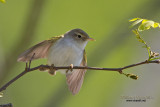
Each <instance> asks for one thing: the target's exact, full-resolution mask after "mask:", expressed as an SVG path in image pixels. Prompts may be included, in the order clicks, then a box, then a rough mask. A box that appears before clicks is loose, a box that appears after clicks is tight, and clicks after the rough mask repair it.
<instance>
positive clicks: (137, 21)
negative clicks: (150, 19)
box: [131, 19, 143, 27]
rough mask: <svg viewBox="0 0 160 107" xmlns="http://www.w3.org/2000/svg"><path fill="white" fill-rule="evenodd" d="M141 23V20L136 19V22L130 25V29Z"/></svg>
mask: <svg viewBox="0 0 160 107" xmlns="http://www.w3.org/2000/svg"><path fill="white" fill-rule="evenodd" d="M142 21H143V19H138V20H136V21H135V22H133V23H132V24H131V27H133V26H135V25H137V24H139V23H140V22H142Z"/></svg>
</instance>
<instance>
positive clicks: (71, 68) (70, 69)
mask: <svg viewBox="0 0 160 107" xmlns="http://www.w3.org/2000/svg"><path fill="white" fill-rule="evenodd" d="M68 71H71V72H72V71H73V64H71V65H70V68H69V69H68V70H67V71H66V73H68Z"/></svg>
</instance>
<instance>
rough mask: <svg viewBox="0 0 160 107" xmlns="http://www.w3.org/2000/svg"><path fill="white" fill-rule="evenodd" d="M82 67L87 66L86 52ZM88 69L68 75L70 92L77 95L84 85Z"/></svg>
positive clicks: (78, 70)
mask: <svg viewBox="0 0 160 107" xmlns="http://www.w3.org/2000/svg"><path fill="white" fill-rule="evenodd" d="M80 66H87V56H86V53H85V50H84V53H83V60H82V62H81V65H80ZM85 72H86V69H77V70H74V71H73V72H72V73H69V74H66V79H67V84H68V88H69V90H70V91H71V92H72V94H73V95H75V94H77V93H78V92H79V90H80V88H81V86H82V84H83V79H84V75H85Z"/></svg>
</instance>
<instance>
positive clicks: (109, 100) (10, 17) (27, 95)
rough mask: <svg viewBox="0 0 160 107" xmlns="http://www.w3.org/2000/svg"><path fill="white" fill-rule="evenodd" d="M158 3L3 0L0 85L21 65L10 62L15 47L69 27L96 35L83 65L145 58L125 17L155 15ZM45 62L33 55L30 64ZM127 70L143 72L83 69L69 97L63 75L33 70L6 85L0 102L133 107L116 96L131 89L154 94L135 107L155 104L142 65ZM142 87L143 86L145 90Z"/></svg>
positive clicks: (29, 106) (32, 106)
mask: <svg viewBox="0 0 160 107" xmlns="http://www.w3.org/2000/svg"><path fill="white" fill-rule="evenodd" d="M159 3H160V2H159V1H157V0H152V1H150V0H141V1H140V0H134V1H129V0H121V1H118V0H116V1H115V0H110V1H106V0H101V1H96V0H8V1H7V2H6V3H5V4H3V3H1V4H0V86H1V85H3V84H4V83H5V82H7V81H9V80H10V79H11V78H12V77H14V76H15V75H17V74H19V73H20V72H22V71H23V70H24V67H25V64H24V63H18V62H16V58H17V56H18V55H19V54H20V53H21V52H23V51H24V50H26V49H27V48H29V47H30V46H32V45H34V44H36V43H38V42H40V41H42V40H44V39H48V38H50V37H52V36H57V35H61V34H63V33H65V32H66V31H68V30H71V29H74V28H81V29H83V30H84V31H86V32H87V33H88V34H89V35H90V36H91V37H93V38H94V39H96V42H90V43H89V44H88V45H87V48H86V52H87V57H88V65H89V66H96V67H121V66H124V65H128V64H131V63H133V62H139V61H141V60H144V59H146V57H147V55H144V53H145V51H143V50H141V47H138V45H136V44H138V43H137V42H136V40H135V37H134V36H131V35H133V34H132V32H131V30H130V29H129V28H128V27H129V23H128V22H127V20H128V19H130V18H133V17H137V16H140V17H147V19H149V18H150V19H153V20H154V19H157V18H159V17H158V16H159V15H160V14H159V11H160V6H159ZM156 16H157V17H156ZM157 20H158V19H157ZM152 34H153V33H152ZM146 38H147V37H146ZM46 63H47V61H46V60H45V59H40V60H36V61H33V62H32V67H34V66H37V65H40V64H46ZM145 67H146V66H143V68H145ZM139 70H140V71H141V72H139ZM128 71H131V72H133V71H134V72H135V73H136V74H140V75H143V78H142V79H139V80H137V81H133V80H131V79H128V78H125V77H124V76H121V75H119V73H117V72H106V71H88V72H87V73H86V76H85V79H84V84H83V86H82V89H81V90H80V92H79V94H77V95H75V96H73V95H72V94H71V93H70V92H69V91H68V88H67V85H66V83H65V76H64V75H61V74H60V73H57V75H56V76H50V75H49V74H48V73H44V72H39V71H34V72H32V73H28V74H27V75H25V76H23V77H22V78H20V79H19V80H17V81H16V82H15V83H14V84H12V85H11V86H10V87H8V88H7V90H6V91H4V92H3V93H4V95H3V96H4V97H2V98H0V104H7V103H12V104H13V106H15V107H74V106H76V107H108V106H109V107H117V106H118V107H127V106H130V107H131V106H134V107H135V106H139V105H138V104H137V103H134V102H133V103H128V102H125V100H123V99H121V96H122V95H127V96H134V95H136V94H137V95H139V96H147V95H151V96H153V97H154V100H149V101H147V102H146V103H143V104H142V103H139V104H140V106H141V107H149V106H154V107H156V106H158V105H159V104H160V103H159V102H158V97H159V96H155V93H156V92H157V93H156V95H160V94H159V93H158V92H159V91H155V90H151V89H150V91H148V90H147V88H148V89H149V87H150V86H146V85H144V84H145V83H146V81H147V80H148V73H149V72H147V69H142V68H141V67H138V68H134V69H130V70H128ZM144 71H145V73H143V72H144ZM157 73H158V72H156V73H155V74H157ZM154 76H155V75H154ZM145 77H147V79H146V78H145ZM150 78H151V77H150ZM153 79H155V78H153ZM149 81H152V82H154V81H155V80H149ZM150 85H151V84H150ZM138 86H139V87H138ZM144 87H147V88H145V89H146V91H144ZM159 87H160V86H159ZM156 88H157V89H158V86H157V87H156ZM132 89H133V90H132ZM152 89H155V87H152ZM154 92H155V93H154ZM153 93H154V94H153Z"/></svg>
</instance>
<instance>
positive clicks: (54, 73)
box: [48, 64, 56, 75]
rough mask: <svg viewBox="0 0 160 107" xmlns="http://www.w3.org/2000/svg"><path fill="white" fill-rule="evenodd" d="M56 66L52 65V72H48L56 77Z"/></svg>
mask: <svg viewBox="0 0 160 107" xmlns="http://www.w3.org/2000/svg"><path fill="white" fill-rule="evenodd" d="M54 67H55V66H54V64H52V65H51V67H50V70H49V71H48V73H49V74H51V75H56V69H54Z"/></svg>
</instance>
